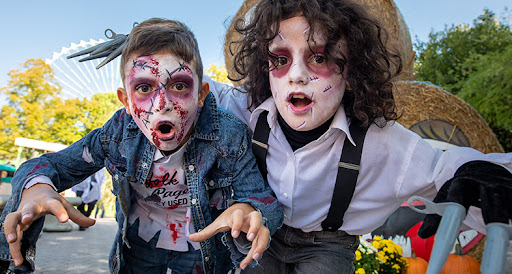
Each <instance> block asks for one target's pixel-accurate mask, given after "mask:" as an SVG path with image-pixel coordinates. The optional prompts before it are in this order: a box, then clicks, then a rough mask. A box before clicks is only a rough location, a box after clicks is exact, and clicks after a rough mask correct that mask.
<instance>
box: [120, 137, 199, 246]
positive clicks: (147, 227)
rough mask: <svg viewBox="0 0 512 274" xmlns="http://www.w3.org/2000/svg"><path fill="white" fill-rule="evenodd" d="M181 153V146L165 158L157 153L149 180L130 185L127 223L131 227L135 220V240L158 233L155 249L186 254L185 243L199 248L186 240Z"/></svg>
mask: <svg viewBox="0 0 512 274" xmlns="http://www.w3.org/2000/svg"><path fill="white" fill-rule="evenodd" d="M184 152H185V146H183V147H182V148H181V149H179V150H178V151H176V152H175V153H173V154H171V155H169V156H165V155H163V154H162V153H161V152H160V151H159V150H157V151H156V153H155V157H154V159H153V169H152V172H151V174H150V176H149V180H148V181H147V182H145V183H144V184H140V183H138V182H132V183H131V186H132V188H133V189H134V190H135V191H134V192H133V194H132V206H131V207H132V209H131V212H130V213H129V218H128V221H129V222H130V224H133V223H134V222H135V220H137V219H139V237H141V238H142V239H144V240H145V241H147V242H149V241H150V240H151V239H152V238H153V237H154V236H155V234H156V233H157V232H158V231H160V235H159V238H158V242H157V244H156V247H158V248H163V249H167V250H174V251H188V244H187V243H190V244H192V246H193V247H194V248H195V249H196V250H197V249H199V243H196V242H192V241H190V240H189V235H190V233H191V232H192V233H193V232H194V231H193V227H192V226H191V224H190V206H189V202H190V201H189V193H188V186H187V183H186V179H185V172H184V171H183V168H182V163H183V153H184Z"/></svg>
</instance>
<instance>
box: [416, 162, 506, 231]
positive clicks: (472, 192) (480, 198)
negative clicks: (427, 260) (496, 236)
mask: <svg viewBox="0 0 512 274" xmlns="http://www.w3.org/2000/svg"><path fill="white" fill-rule="evenodd" d="M511 197H512V173H510V172H509V171H508V170H507V169H505V168H504V167H502V166H500V165H496V164H493V163H490V162H485V161H472V162H468V163H466V164H464V165H462V166H461V167H460V168H459V169H457V172H455V175H454V176H453V178H452V179H450V180H449V181H447V182H446V183H445V184H444V185H443V186H442V187H441V189H440V190H439V192H438V193H437V195H436V197H435V198H434V200H433V202H435V203H442V202H456V203H459V204H461V205H463V206H464V207H465V208H466V211H467V210H468V209H469V207H470V206H475V207H479V208H480V209H481V210H482V216H483V218H484V222H485V223H486V224H488V223H493V222H500V223H509V220H510V219H512V203H511V202H510V198H511ZM440 222H441V216H439V215H437V214H428V215H427V216H425V219H424V221H423V225H422V226H421V227H420V229H419V231H418V235H419V236H420V237H421V238H428V237H430V236H432V235H434V234H435V233H436V231H437V227H438V226H439V223H440Z"/></svg>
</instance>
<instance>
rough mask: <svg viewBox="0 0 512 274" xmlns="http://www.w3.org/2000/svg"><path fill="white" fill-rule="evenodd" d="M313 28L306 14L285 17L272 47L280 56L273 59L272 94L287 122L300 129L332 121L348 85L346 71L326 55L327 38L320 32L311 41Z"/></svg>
mask: <svg viewBox="0 0 512 274" xmlns="http://www.w3.org/2000/svg"><path fill="white" fill-rule="evenodd" d="M309 31H310V27H309V24H308V22H307V21H306V19H305V18H304V17H292V18H290V19H286V20H283V21H281V23H280V26H279V34H278V35H277V36H276V37H275V38H274V39H273V40H272V42H271V43H270V46H269V50H270V52H272V53H273V54H275V55H276V56H277V59H276V66H274V65H273V64H272V62H270V61H269V66H270V72H269V78H270V79H269V80H270V88H271V91H272V96H273V97H274V100H275V103H276V106H277V110H278V111H279V113H280V114H281V116H282V117H283V119H284V120H285V121H286V123H287V124H288V125H289V126H290V127H291V128H293V129H295V130H299V131H307V130H311V129H314V128H316V127H318V126H320V125H322V124H323V123H324V122H326V121H327V120H329V118H331V117H332V116H333V115H334V113H336V111H337V110H338V107H339V106H340V104H341V99H342V98H343V94H344V93H345V88H346V81H345V79H344V75H346V70H345V71H344V72H343V73H340V71H339V69H338V67H337V65H336V64H333V63H329V62H327V60H326V59H325V57H324V47H325V43H326V41H325V37H324V36H323V35H321V32H318V31H317V32H316V33H315V35H314V36H313V38H314V42H313V41H311V42H310V43H309V44H308V36H309ZM340 48H341V47H340Z"/></svg>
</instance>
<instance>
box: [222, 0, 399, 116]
mask: <svg viewBox="0 0 512 274" xmlns="http://www.w3.org/2000/svg"><path fill="white" fill-rule="evenodd" d="M295 16H304V18H305V19H306V20H307V21H308V23H309V25H310V27H311V31H310V33H309V41H311V42H313V41H314V40H313V35H314V33H315V32H321V33H322V34H324V35H325V36H326V41H327V44H326V46H325V51H324V53H325V56H326V58H327V60H328V61H329V62H334V63H336V64H337V65H338V67H339V68H340V71H343V69H344V68H345V67H348V74H347V79H346V80H347V82H348V86H350V90H347V91H345V95H344V97H343V103H344V104H345V109H346V113H347V116H348V117H351V118H352V119H356V120H357V122H358V123H359V124H361V125H364V126H367V125H369V124H371V123H374V122H375V119H376V118H379V117H384V118H385V119H386V121H389V120H396V119H397V118H398V114H397V113H396V105H395V101H394V98H393V92H392V89H393V84H392V82H391V81H392V80H393V78H394V77H395V76H398V75H399V74H400V72H401V69H402V61H401V58H400V56H399V55H398V53H393V52H391V50H390V49H387V48H386V47H385V41H384V40H385V39H386V38H385V37H387V36H386V35H387V34H386V33H385V30H384V29H383V28H382V27H381V25H380V24H379V22H378V21H377V20H376V19H374V18H372V17H371V16H370V15H369V14H368V13H367V12H366V11H365V7H364V6H362V5H360V4H358V3H355V2H353V1H351V0H262V1H261V2H260V3H258V4H257V5H256V6H255V8H254V13H253V14H252V19H251V21H250V22H244V20H243V19H239V20H238V21H237V22H236V23H235V30H236V31H238V32H239V33H240V34H241V35H242V38H241V39H240V40H239V41H236V42H234V45H230V46H234V47H233V48H234V49H236V51H237V52H236V53H235V54H234V58H233V62H234V68H235V70H236V72H237V73H238V74H240V75H241V77H240V78H239V79H232V80H235V81H243V85H244V88H245V90H246V91H247V92H248V93H249V94H250V96H251V100H252V102H251V106H253V107H255V106H258V105H259V104H261V103H262V102H263V101H264V100H266V99H267V98H269V97H270V96H271V92H270V88H269V87H270V84H269V76H268V72H269V60H270V61H274V57H273V56H272V54H271V53H270V52H269V50H268V47H269V44H270V42H271V41H272V40H273V38H274V37H276V36H277V35H278V32H279V23H280V22H281V21H282V20H285V19H289V18H292V17H295ZM340 39H344V40H345V42H346V49H347V52H346V55H344V54H343V53H342V54H341V56H339V54H336V52H337V45H338V42H339V41H340ZM396 52H398V51H396Z"/></svg>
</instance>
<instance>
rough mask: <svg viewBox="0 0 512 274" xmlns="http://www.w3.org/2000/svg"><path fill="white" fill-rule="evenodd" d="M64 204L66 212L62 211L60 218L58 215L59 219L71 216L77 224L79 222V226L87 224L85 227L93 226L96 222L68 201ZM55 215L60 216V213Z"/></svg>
mask: <svg viewBox="0 0 512 274" xmlns="http://www.w3.org/2000/svg"><path fill="white" fill-rule="evenodd" d="M63 206H64V212H63V213H60V214H61V217H60V218H59V217H57V218H58V219H59V221H61V222H62V220H64V219H67V218H68V217H69V219H71V220H72V221H73V222H74V223H75V224H77V225H79V226H85V227H89V226H92V225H94V224H95V223H96V220H95V219H92V218H89V217H86V216H85V215H83V214H82V213H81V212H80V211H78V209H76V208H75V207H74V206H73V205H72V204H71V203H69V202H68V201H65V202H64V203H63ZM52 213H53V212H52ZM64 213H65V214H64ZM54 215H55V214H54ZM55 216H59V215H55ZM64 222H65V221H64Z"/></svg>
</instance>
